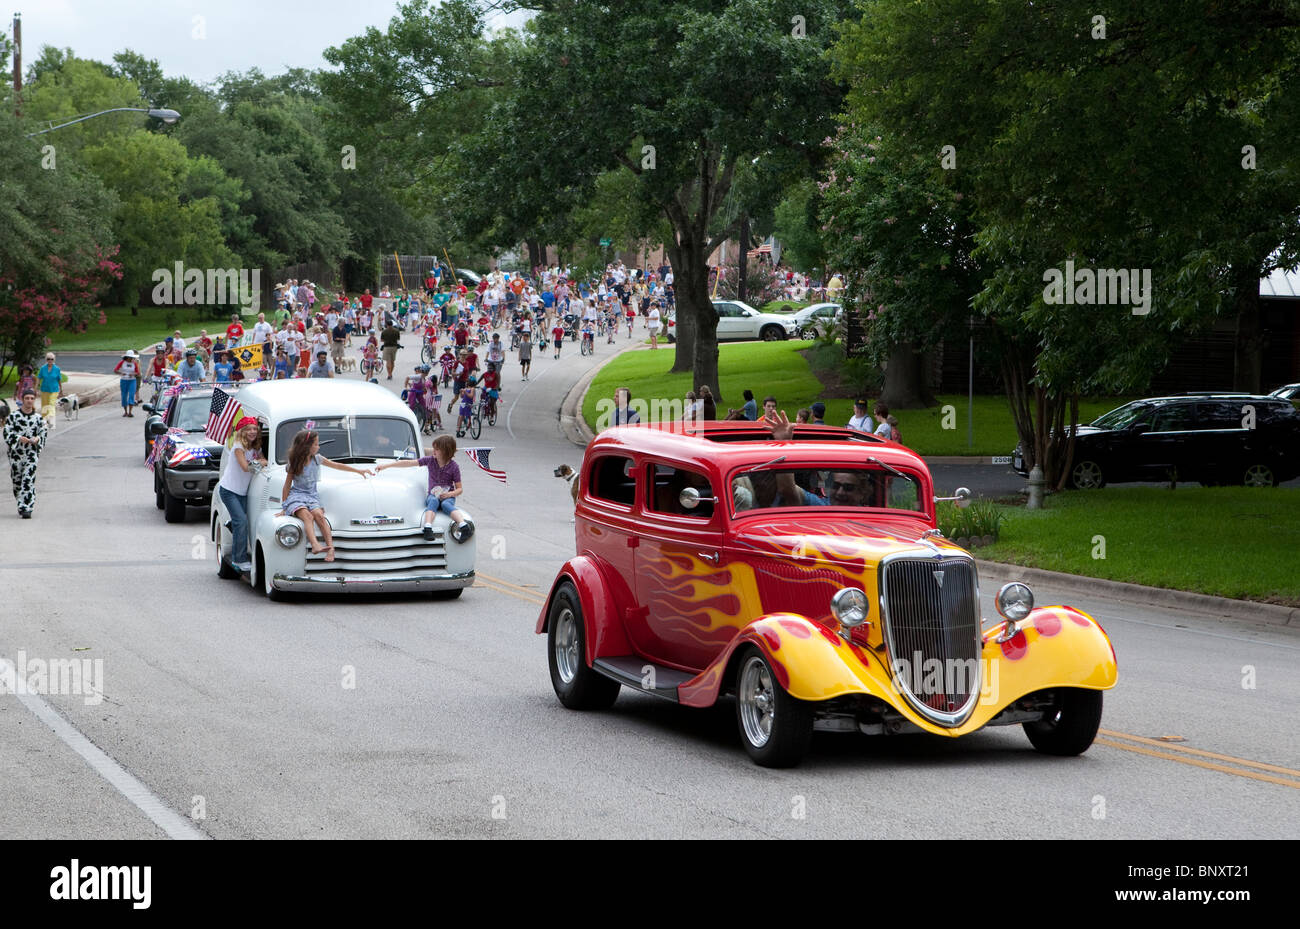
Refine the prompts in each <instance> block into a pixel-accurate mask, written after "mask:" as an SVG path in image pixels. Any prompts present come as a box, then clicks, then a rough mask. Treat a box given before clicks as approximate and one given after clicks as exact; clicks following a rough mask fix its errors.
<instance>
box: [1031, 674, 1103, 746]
mask: <svg viewBox="0 0 1300 929" xmlns="http://www.w3.org/2000/svg"><path fill="white" fill-rule="evenodd" d="M1057 698H1058V703H1057V705H1056V708H1055V709H1054V710H1051V711H1049V712H1048V713H1047V715H1046V716H1045V717H1044V718H1043V719H1042V720H1040V721H1038V722H1034V723H1024V724H1023V725H1024V728H1025V735H1027V736H1029V741H1030V742H1032V743H1033V746H1034V748H1036V749H1038V750H1039V751H1040V752H1042V753H1043V754H1045V755H1082V754H1083V753H1084V752H1086V751H1087V750H1088V747H1089V746H1091V745H1092V741H1093V739H1095V738H1096V737H1097V729H1098V728H1099V727H1100V726H1101V705H1102V697H1101V691H1100V690H1081V689H1079V688H1077V687H1066V688H1063V689H1061V690H1059V691H1057Z"/></svg>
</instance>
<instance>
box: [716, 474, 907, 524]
mask: <svg viewBox="0 0 1300 929" xmlns="http://www.w3.org/2000/svg"><path fill="white" fill-rule="evenodd" d="M731 499H732V502H733V504H734V506H735V509H736V512H737V513H743V512H745V511H747V510H766V509H788V508H803V507H814V506H852V507H872V508H876V509H888V510H908V511H910V512H914V513H923V512H925V504H924V500H923V499H922V496H921V493H920V484H919V483H918V482H917V481H916V480H914V479H913V478H911V477H907V476H902V475H897V474H892V473H890V472H889V471H884V470H880V469H878V468H864V467H862V466H860V465H859V466H856V467H846V468H843V469H839V470H836V469H829V468H814V469H811V470H803V469H800V470H796V469H791V468H779V469H777V468H761V469H759V470H756V471H746V472H743V473H741V474H739V475H737V476H736V477H735V478H733V479H732V482H731Z"/></svg>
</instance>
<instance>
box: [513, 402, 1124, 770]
mask: <svg viewBox="0 0 1300 929" xmlns="http://www.w3.org/2000/svg"><path fill="white" fill-rule="evenodd" d="M794 429H795V427H791V426H789V425H788V424H787V423H785V422H784V417H782V422H780V423H773V424H766V423H763V422H758V423H738V422H705V423H686V424H682V423H674V424H659V425H635V426H622V427H616V428H613V429H608V430H606V431H605V432H603V433H601V435H600V436H599V437H597V438H596V439H595V440H594V441H592V442H591V444H590V445H589V446H588V447H587V451H586V456H585V458H584V460H583V464H582V470H581V473H580V481H581V485H580V488H581V489H580V492H579V495H578V502H577V511H576V534H577V555H576V557H574V558H572V559H570V560H569V561H568V562H566V563H565V564H564V566H563V567H562V568H561V569H560V571H559V574H558V576H557V577H556V579H555V582H554V584H553V585H552V587H551V590H550V592H549V595H548V597H547V600H546V605H545V607H544V608H543V610H542V614H541V616H540V618H539V620H538V623H537V632H538V633H545V634H546V635H547V637H548V654H549V660H550V670H551V681H552V684H553V685H554V688H555V692H556V694H557V695H558V697H559V699H560V702H561V703H563V704H564V705H565V706H567V707H570V708H573V709H598V708H605V707H608V706H610V705H611V704H612V703H613V702H614V700H615V699H616V698H617V696H618V693H619V690H620V688H621V687H629V688H632V689H634V690H638V691H642V692H645V693H649V694H654V695H656V696H659V697H663V698H665V699H668V700H672V701H675V702H678V703H682V704H685V705H687V706H695V707H703V706H709V705H710V704H712V703H714V702H715V701H716V700H718V699H719V698H720V697H721V696H723V695H724V694H734V695H735V698H736V715H737V723H738V727H739V730H740V735H741V741H742V742H743V744H744V746H745V748H746V750H747V751H748V752H749V754H750V756H751V757H752V758H753V759H754V761H756V762H757V763H758V764H761V765H768V766H785V765H792V764H797V763H798V762H799V761H800V759H801V758H802V757H803V756H804V754H805V753H806V751H807V749H808V745H809V742H810V738H811V734H812V732H813V730H814V729H819V730H839V731H861V732H865V733H869V734H892V733H901V732H918V731H919V732H928V733H932V734H935V735H942V736H962V735H966V734H968V733H971V732H975V731H976V730H978V729H980V728H982V727H984V726H988V725H1012V724H1021V725H1023V726H1024V729H1025V732H1026V733H1027V735H1028V736H1029V739H1030V741H1031V742H1032V743H1033V745H1034V746H1035V747H1036V748H1038V749H1039V750H1040V751H1043V752H1047V753H1050V754H1057V755H1077V754H1079V753H1081V752H1083V751H1085V750H1086V749H1087V748H1088V747H1089V746H1090V745H1091V744H1092V741H1093V738H1094V737H1095V735H1096V732H1097V728H1098V726H1099V724H1100V721H1101V709H1102V693H1101V692H1102V691H1103V690H1106V689H1109V688H1110V687H1113V686H1114V684H1115V681H1116V665H1115V653H1114V650H1113V648H1112V647H1111V643H1110V640H1109V638H1108V637H1107V636H1106V633H1105V632H1104V631H1103V630H1102V629H1101V627H1100V626H1099V625H1098V624H1097V623H1096V622H1095V621H1094V620H1093V619H1092V618H1091V617H1089V616H1088V615H1087V614H1086V613H1083V612H1081V611H1079V610H1076V609H1073V608H1071V607H1066V606H1049V607H1042V608H1038V609H1035V608H1034V603H1033V594H1032V592H1031V591H1030V590H1029V588H1028V587H1026V586H1025V585H1023V584H1008V585H1006V586H1005V587H1004V588H1003V589H1002V591H1000V592H999V595H998V598H997V605H998V610H999V612H1000V613H1001V614H1002V616H1003V619H1002V620H1001V621H999V622H995V623H993V624H990V625H989V626H988V627H987V628H985V627H984V624H983V623H982V621H981V617H980V605H979V580H978V577H977V574H976V568H975V562H974V559H973V558H972V557H971V556H970V554H969V553H968V552H966V551H965V550H963V549H961V548H959V547H957V546H956V545H954V544H953V543H951V542H949V541H948V540H946V539H944V538H943V537H942V536H941V535H939V533H938V530H937V529H936V528H935V503H936V498H935V497H934V489H933V484H932V482H931V479H930V473H929V471H928V469H927V468H926V466H925V463H924V462H923V461H922V460H921V459H920V457H918V456H917V455H916V454H915V453H913V452H912V451H910V450H909V449H906V448H904V447H902V446H900V445H896V444H894V443H892V442H887V441H885V440H883V439H880V438H878V437H876V436H873V435H867V434H864V433H860V432H854V431H850V430H847V429H840V428H834V427H826V426H803V425H801V426H798V427H797V430H798V431H797V432H795V431H794ZM778 437H779V438H778ZM968 496H969V492H968V491H965V490H964V488H963V489H961V490H959V491H958V496H957V497H955V498H950V499H956V500H958V503H959V505H960V504H961V503H962V502H963V501H965V500H966V499H967V498H968Z"/></svg>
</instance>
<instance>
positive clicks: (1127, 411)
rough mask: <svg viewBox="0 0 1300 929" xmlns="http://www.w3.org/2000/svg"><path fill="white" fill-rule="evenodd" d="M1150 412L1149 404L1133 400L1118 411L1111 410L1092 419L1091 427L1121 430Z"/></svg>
mask: <svg viewBox="0 0 1300 929" xmlns="http://www.w3.org/2000/svg"><path fill="white" fill-rule="evenodd" d="M1149 412H1151V404H1149V403H1143V402H1142V401H1140V400H1135V401H1133V402H1132V403H1126V404H1124V405H1123V406H1121V407H1119V408H1118V409H1114V410H1111V411H1110V412H1109V413H1104V414H1102V415H1101V416H1098V417H1097V418H1096V419H1094V420H1093V421H1092V423H1091V425H1093V426H1096V427H1097V428H1098V429H1123V428H1124V427H1125V426H1129V425H1132V424H1133V423H1135V422H1137V421H1138V420H1139V419H1141V418H1142V417H1143V416H1146V415H1147V413H1149Z"/></svg>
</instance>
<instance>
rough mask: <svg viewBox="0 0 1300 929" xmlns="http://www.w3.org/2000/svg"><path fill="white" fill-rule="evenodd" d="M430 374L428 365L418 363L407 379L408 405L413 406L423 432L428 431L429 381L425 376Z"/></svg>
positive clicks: (412, 408) (413, 411) (412, 409)
mask: <svg viewBox="0 0 1300 929" xmlns="http://www.w3.org/2000/svg"><path fill="white" fill-rule="evenodd" d="M428 374H429V366H428V365H416V366H415V373H414V374H412V375H411V376H410V377H408V378H407V379H406V386H405V393H406V405H407V406H409V407H410V408H411V412H412V413H414V414H415V418H416V420H417V421H418V422H419V424H420V430H421V431H422V432H428V431H429V428H428V419H429V407H428V403H427V402H426V397H427V396H428V390H429V383H428V381H427V380H425V378H426V377H427V376H428Z"/></svg>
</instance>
